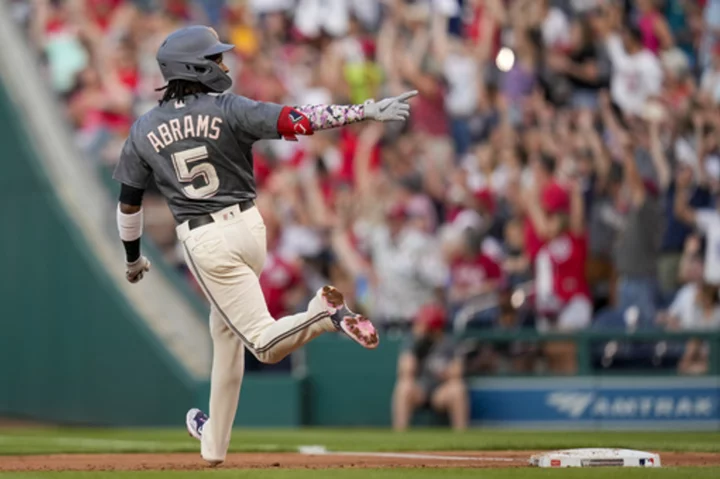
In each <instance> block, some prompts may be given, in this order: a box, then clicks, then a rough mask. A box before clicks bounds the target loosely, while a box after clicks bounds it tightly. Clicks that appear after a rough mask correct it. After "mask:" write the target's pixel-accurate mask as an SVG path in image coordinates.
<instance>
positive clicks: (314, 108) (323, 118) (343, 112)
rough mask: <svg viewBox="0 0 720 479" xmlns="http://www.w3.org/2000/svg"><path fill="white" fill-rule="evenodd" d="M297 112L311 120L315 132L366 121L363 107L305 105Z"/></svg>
mask: <svg viewBox="0 0 720 479" xmlns="http://www.w3.org/2000/svg"><path fill="white" fill-rule="evenodd" d="M295 110H297V111H299V112H300V113H302V114H303V115H305V116H306V117H307V118H308V120H310V125H311V126H312V129H313V131H317V130H329V129H330V128H338V127H340V126H344V125H349V124H351V123H357V122H359V121H363V120H364V119H365V107H364V106H363V105H304V106H297V107H295Z"/></svg>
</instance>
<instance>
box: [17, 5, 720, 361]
mask: <svg viewBox="0 0 720 479" xmlns="http://www.w3.org/2000/svg"><path fill="white" fill-rule="evenodd" d="M10 3H11V4H12V5H13V12H14V15H16V17H17V21H18V23H21V24H24V25H26V27H27V32H28V35H29V38H30V39H31V41H32V42H33V44H34V45H35V46H36V47H37V49H38V52H39V53H40V54H41V55H42V58H43V60H44V62H43V65H44V68H45V71H46V74H47V79H48V82H49V84H50V85H51V87H52V88H53V89H54V90H55V91H56V92H57V94H58V95H59V96H60V97H61V98H62V99H63V100H64V102H65V105H66V113H67V119H68V122H69V123H70V124H71V125H72V127H73V128H74V131H75V135H76V138H77V142H78V144H79V145H80V146H81V147H82V148H83V149H84V150H85V151H86V152H87V154H88V156H89V157H90V158H92V159H93V160H95V161H96V163H97V165H98V167H99V168H101V169H102V170H103V171H104V172H105V174H109V172H110V171H111V170H112V168H113V165H114V163H115V162H116V161H117V158H118V154H119V151H120V146H121V145H122V142H123V141H124V140H125V138H126V135H127V133H128V129H129V126H130V125H131V123H132V121H133V119H134V118H136V117H137V116H139V115H141V114H143V113H144V112H145V111H147V110H148V109H149V108H151V107H152V106H153V105H155V104H156V102H157V100H158V98H159V95H160V93H158V92H157V91H156V89H157V88H158V87H161V86H162V85H163V80H162V77H161V76H160V72H159V70H158V68H157V66H156V63H155V59H154V55H155V52H156V50H157V47H158V46H159V44H160V42H161V41H162V40H163V39H164V37H165V36H166V35H168V34H169V33H170V32H171V31H173V30H174V29H175V28H177V27H179V26H181V25H184V24H188V23H202V24H208V25H212V26H213V27H214V28H215V29H216V30H217V31H218V32H219V34H220V36H221V37H222V38H223V39H224V40H226V41H229V42H231V43H234V44H235V45H236V49H235V51H234V53H233V54H232V55H228V56H227V57H226V63H227V64H228V65H229V66H230V69H231V72H232V74H233V77H234V86H233V91H234V92H235V93H238V94H242V95H245V96H248V97H250V98H253V99H256V100H261V101H269V102H277V103H283V104H291V105H302V104H311V103H361V102H362V101H364V100H365V99H368V98H375V99H379V98H382V97H385V96H389V95H395V94H398V93H400V92H401V91H403V90H405V89H407V88H414V89H417V90H418V91H419V92H420V94H419V96H418V97H417V98H416V99H414V100H413V103H412V108H413V110H412V116H411V119H410V121H409V122H408V124H407V125H395V124H390V125H388V126H387V127H384V126H383V125H380V124H363V123H361V124H356V125H352V126H351V127H349V128H345V129H341V130H337V131H330V132H324V133H322V134H315V135H314V136H312V137H308V138H304V139H302V140H301V141H300V142H297V143H294V142H282V141H275V142H260V143H258V144H257V145H256V146H255V148H254V155H255V156H254V161H255V169H256V176H257V183H258V190H259V194H258V199H257V204H258V207H259V208H260V209H261V212H262V214H263V217H264V218H265V221H266V225H267V233H268V243H269V244H268V260H267V264H266V268H265V271H264V273H263V276H262V278H261V281H262V285H263V289H264V292H265V295H266V298H267V301H268V304H269V307H270V311H271V313H272V314H273V315H274V316H282V315H284V314H286V313H289V312H294V311H295V310H298V309H301V308H303V307H304V305H305V304H306V302H307V299H308V296H309V295H311V294H312V293H311V292H312V291H314V290H316V289H317V288H318V287H319V286H320V285H322V284H325V283H332V284H334V285H336V286H338V287H339V288H340V289H341V290H342V291H345V292H348V293H349V297H350V303H351V305H352V307H353V308H356V309H358V310H362V311H365V312H367V313H368V314H370V315H371V316H372V317H373V318H374V319H375V320H377V321H378V322H379V323H380V324H381V325H383V328H384V329H385V330H386V331H387V333H388V334H392V332H393V331H409V330H410V329H411V326H412V324H413V322H415V321H416V318H432V321H431V322H432V324H433V325H434V326H433V327H440V328H441V329H442V328H447V327H448V325H452V326H454V327H456V328H458V327H464V326H465V325H471V326H475V327H490V328H497V329H502V330H515V329H519V328H536V329H538V330H540V331H563V332H565V331H577V330H582V329H586V328H590V327H600V328H603V327H608V328H610V327H621V328H631V329H634V328H651V327H664V328H668V329H673V330H678V329H679V330H698V329H700V330H718V329H720V301H719V300H718V285H719V284H720V211H719V210H717V209H716V204H717V205H719V206H720V203H717V202H716V198H717V195H718V193H719V192H720V145H719V144H718V138H719V134H720V131H719V130H720V110H719V109H718V103H719V102H720V0H415V1H412V0H246V1H244V0H196V1H191V0H136V1H125V0H10ZM145 207H146V214H145V217H146V231H147V232H148V233H149V234H150V235H151V236H152V238H153V240H154V241H155V243H156V244H157V245H158V246H159V247H160V248H161V249H162V251H163V252H164V253H165V256H166V258H167V259H168V261H170V262H171V263H173V264H175V265H177V267H178V268H180V269H181V270H182V271H184V272H185V274H186V275H187V277H188V280H189V281H192V279H191V276H190V275H189V274H188V273H187V270H186V269H184V265H183V264H182V255H181V254H178V250H177V248H176V238H175V231H174V222H173V219H172V217H171V216H170V213H169V210H168V209H167V207H166V206H165V205H164V203H163V201H162V200H161V199H160V198H159V196H158V195H153V194H148V195H147V199H146V205H145ZM438 305H440V306H441V308H437V306H438ZM439 310H440V311H441V313H439V312H438V311H439ZM428 311H430V313H429V312H428ZM438 325H439V326H438ZM560 346H561V345H560ZM426 353H427V351H426ZM555 353H557V355H558V357H559V358H560V360H559V361H558V365H557V366H556V367H554V369H555V370H558V371H559V370H562V369H563V366H562V365H563V364H569V362H568V361H567V360H566V359H567V357H568V356H567V351H564V350H563V348H562V347H558V348H557V351H555V352H553V351H549V350H548V351H545V354H546V357H547V358H549V359H548V361H549V363H552V360H551V358H552V357H553V354H555ZM489 354H491V355H492V354H500V353H499V352H498V351H495V352H494V353H493V352H491V353H489ZM503 354H507V355H510V356H511V357H512V358H514V361H513V364H516V363H517V364H519V363H522V362H523V361H515V360H518V359H523V358H525V357H527V355H528V354H530V355H532V354H534V353H533V351H532V348H528V347H526V346H523V345H522V344H521V345H514V346H513V347H511V348H509V349H508V350H507V351H505V352H504V353H503ZM706 355H707V351H706V349H705V348H704V347H703V345H702V343H701V342H690V343H688V345H687V347H685V348H684V353H683V355H682V359H681V361H680V369H681V370H682V371H683V372H687V373H693V372H695V373H701V372H702V371H703V368H704V367H706V366H704V364H706V361H704V359H703V358H704V357H705V356H706ZM479 362H481V363H482V362H483V361H479ZM491 362H492V361H491ZM528 367H532V366H517V368H520V369H523V368H525V369H527V368H528Z"/></svg>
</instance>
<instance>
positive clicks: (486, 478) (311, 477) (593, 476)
mask: <svg viewBox="0 0 720 479" xmlns="http://www.w3.org/2000/svg"><path fill="white" fill-rule="evenodd" d="M718 475H720V468H667V469H663V468H660V469H629V468H624V469H616V468H608V469H587V468H583V469H566V470H562V471H560V470H551V469H482V470H478V469H474V470H473V469H350V470H348V469H332V470H320V469H316V470H304V469H295V470H293V469H284V470H283V469H276V470H214V471H188V472H181V471H178V472H171V471H143V472H33V473H8V474H0V477H2V478H4V479H5V478H8V479H10V478H14V479H32V478H38V479H65V478H71V477H72V478H79V479H136V478H137V479H195V478H218V479H234V478H238V479H240V478H242V479H425V478H436V477H437V478H443V479H449V478H456V477H458V478H465V477H467V478H482V479H525V478H529V479H533V478H556V477H560V478H568V479H576V478H577V479H606V478H612V479H621V478H622V479H625V478H627V479H636V478H637V479H643V478H652V479H665V478H668V479H669V478H672V479H678V478H684V477H692V478H693V479H705V478H707V479H710V478H717V477H718Z"/></svg>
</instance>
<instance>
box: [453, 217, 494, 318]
mask: <svg viewBox="0 0 720 479" xmlns="http://www.w3.org/2000/svg"><path fill="white" fill-rule="evenodd" d="M475 236H476V235H474V234H473V230H468V231H467V232H466V233H465V238H464V241H463V244H462V245H461V247H460V249H459V251H458V253H456V256H454V257H452V258H449V259H450V261H449V264H450V289H449V291H448V300H449V302H450V305H451V307H452V308H453V309H459V308H461V307H462V306H463V305H465V304H466V303H467V302H468V301H469V300H472V299H475V298H479V297H481V296H484V295H488V294H492V293H496V292H497V290H498V286H499V284H500V280H501V277H502V273H501V271H500V266H499V265H498V263H497V262H495V260H494V259H492V258H490V257H489V256H488V255H487V254H485V253H484V252H483V251H482V248H481V247H480V245H481V242H479V241H477V238H475Z"/></svg>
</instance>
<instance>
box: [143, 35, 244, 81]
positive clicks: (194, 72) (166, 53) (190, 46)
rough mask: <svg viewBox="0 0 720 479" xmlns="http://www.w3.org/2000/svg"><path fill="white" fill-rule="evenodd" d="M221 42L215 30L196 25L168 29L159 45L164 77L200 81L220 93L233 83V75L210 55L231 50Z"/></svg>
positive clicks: (159, 58) (161, 69)
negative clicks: (166, 34)
mask: <svg viewBox="0 0 720 479" xmlns="http://www.w3.org/2000/svg"><path fill="white" fill-rule="evenodd" d="M233 48H235V47H234V45H229V44H227V43H222V42H221V41H220V39H219V38H218V35H217V33H216V32H215V30H213V29H212V28H209V27H205V26H201V25H196V26H192V27H185V28H181V29H180V30H177V31H175V32H173V33H171V34H170V35H169V36H168V37H167V38H166V39H165V41H164V42H163V43H162V45H160V48H159V49H158V52H157V61H158V64H159V65H160V71H161V72H162V75H163V78H165V81H168V82H169V81H171V80H187V81H191V82H199V83H202V84H203V85H205V86H206V87H208V88H209V89H210V90H212V91H214V92H217V93H222V92H224V91H225V90H227V89H228V88H230V86H231V85H232V78H230V76H228V74H227V73H225V72H224V71H223V69H222V68H221V67H220V65H218V64H217V63H216V62H215V61H213V60H211V59H210V57H213V56H215V55H219V54H221V53H224V52H227V51H230V50H232V49H233Z"/></svg>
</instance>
